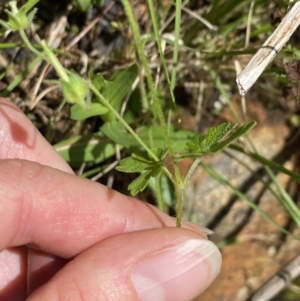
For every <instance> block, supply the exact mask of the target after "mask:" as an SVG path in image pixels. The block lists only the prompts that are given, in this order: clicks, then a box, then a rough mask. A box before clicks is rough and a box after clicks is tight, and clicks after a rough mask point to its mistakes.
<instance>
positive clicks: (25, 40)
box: [19, 29, 47, 60]
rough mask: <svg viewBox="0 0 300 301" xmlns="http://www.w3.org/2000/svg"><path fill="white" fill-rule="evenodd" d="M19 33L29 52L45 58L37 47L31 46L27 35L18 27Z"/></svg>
mask: <svg viewBox="0 0 300 301" xmlns="http://www.w3.org/2000/svg"><path fill="white" fill-rule="evenodd" d="M19 34H20V36H21V38H22V40H23V42H24V43H25V45H26V46H27V47H28V49H29V50H30V51H31V52H33V53H34V54H36V55H37V56H38V57H41V58H42V59H44V60H47V59H46V57H45V55H44V54H43V53H42V52H40V51H38V50H37V49H35V48H34V47H33V46H32V44H31V42H30V41H29V39H28V38H27V35H26V33H25V31H24V29H20V30H19Z"/></svg>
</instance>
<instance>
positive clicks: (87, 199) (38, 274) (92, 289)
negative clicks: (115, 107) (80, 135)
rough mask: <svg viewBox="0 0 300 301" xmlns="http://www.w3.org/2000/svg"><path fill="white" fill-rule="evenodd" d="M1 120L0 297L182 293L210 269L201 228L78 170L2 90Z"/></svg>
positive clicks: (215, 264)
mask: <svg viewBox="0 0 300 301" xmlns="http://www.w3.org/2000/svg"><path fill="white" fill-rule="evenodd" d="M0 124H1V129H0V141H1V149H0V159H2V160H0V183H1V190H0V220H1V228H0V237H1V240H0V250H1V251H2V252H1V253H0V300H3V301H6V300H7V301H19V300H25V299H26V297H27V298H28V299H26V300H30V301H37V300H43V301H47V300H49V301H59V300H60V301H65V300H70V301H76V300H81V301H82V300H87V301H93V300H101V301H102V300H107V301H112V300H122V301H123V300H130V301H135V300H143V301H148V300H149V301H154V300H155V301H160V300H161V301H163V300H166V301H167V300H170V301H176V300H177V301H185V300H186V301H189V300H191V299H192V298H194V297H196V296H197V295H198V294H199V293H201V292H202V291H203V290H204V289H205V288H206V287H207V286H208V285H209V284H210V283H211V282H212V281H213V279H214V278H215V277H216V275H217V274H218V272H219V269H220V265H221V256H220V253H219V251H218V249H217V248H216V246H215V245H214V244H212V243H211V242H209V241H208V240H207V238H206V234H205V233H204V232H203V231H201V228H198V227H197V226H196V225H193V224H191V223H184V224H183V227H182V228H176V227H175V220H174V218H171V217H169V216H167V215H166V214H164V213H162V212H160V211H159V210H158V209H157V208H155V207H153V206H151V205H149V204H146V203H143V202H141V201H138V200H136V199H134V198H130V197H127V196H124V195H122V194H120V193H118V192H116V191H113V190H111V189H109V188H107V187H105V186H103V185H100V184H98V183H95V182H92V181H89V180H86V179H81V178H79V177H77V176H75V175H74V174H73V172H72V170H71V169H70V167H69V166H68V165H67V163H66V162H64V161H63V159H62V158H61V157H60V156H59V155H58V154H57V153H56V152H55V150H54V149H53V148H52V147H51V146H50V145H49V144H48V143H47V141H46V140H45V139H44V138H43V137H42V136H41V135H40V134H39V133H38V131H37V130H36V129H35V128H34V126H33V125H32V124H31V122H30V121H29V120H28V119H27V118H26V117H25V115H23V113H22V112H21V111H20V110H19V109H18V108H16V107H15V106H14V105H13V104H12V103H10V102H9V101H7V100H4V99H0ZM4 159H5V160H4ZM35 162H36V163H35Z"/></svg>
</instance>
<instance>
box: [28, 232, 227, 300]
mask: <svg viewBox="0 0 300 301" xmlns="http://www.w3.org/2000/svg"><path fill="white" fill-rule="evenodd" d="M220 265H221V256H220V253H219V251H218V249H217V248H216V246H215V245H214V244H212V243H211V242H209V241H207V240H203V239H201V237H199V235H198V234H197V233H196V232H193V231H189V230H186V229H178V228H177V229H176V228H163V229H151V230H144V231H138V232H131V233H127V234H122V235H119V236H115V237H112V238H109V239H107V240H105V241H103V242H101V243H98V244H96V245H95V246H93V247H91V248H90V249H88V250H86V251H85V252H83V253H82V254H80V255H78V256H77V257H76V258H75V259H74V260H72V261H71V262H70V263H68V264H67V265H66V266H65V267H64V268H63V269H62V270H61V271H60V272H59V273H57V274H56V275H55V276H54V277H53V278H52V279H51V280H50V281H49V282H48V283H47V284H45V285H43V286H42V287H40V288H39V289H38V290H36V291H35V292H34V293H33V295H32V296H31V297H29V299H28V301H36V300H44V301H48V300H49V301H50V300H51V301H59V300H60V301H62V300H72V301H77V300H80V301H83V300H89V301H90V300H106V301H110V300H130V301H138V300H143V301H153V300H164V301H168V300H170V301H184V300H187V301H189V300H192V299H193V298H194V297H196V296H197V295H198V294H199V293H201V292H202V291H203V290H204V289H205V288H206V287H207V286H208V285H209V284H210V283H211V282H212V281H213V279H214V278H215V277H216V275H217V274H218V272H219V270H220Z"/></svg>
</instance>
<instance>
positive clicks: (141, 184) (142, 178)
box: [128, 171, 151, 196]
mask: <svg viewBox="0 0 300 301" xmlns="http://www.w3.org/2000/svg"><path fill="white" fill-rule="evenodd" d="M150 178H151V172H150V171H146V172H144V173H142V174H140V175H139V176H138V177H137V178H136V179H134V180H133V181H132V182H131V183H130V184H129V185H128V190H130V193H131V195H132V196H135V195H136V194H137V193H139V192H140V191H143V190H144V189H145V188H146V186H147V184H148V181H149V179H150Z"/></svg>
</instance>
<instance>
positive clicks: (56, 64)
mask: <svg viewBox="0 0 300 301" xmlns="http://www.w3.org/2000/svg"><path fill="white" fill-rule="evenodd" d="M41 46H42V48H43V50H44V52H45V53H46V55H47V58H46V60H47V61H48V62H49V63H50V64H51V65H52V66H53V68H54V69H55V71H56V72H57V74H58V75H59V77H60V78H61V80H63V81H65V82H69V80H70V79H69V75H68V74H67V72H66V70H65V68H64V67H63V66H62V65H61V63H60V61H59V60H58V58H57V57H56V56H55V55H54V53H53V52H52V50H51V49H50V48H49V47H48V45H47V44H46V41H45V40H42V41H41ZM75 88H76V87H75Z"/></svg>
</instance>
